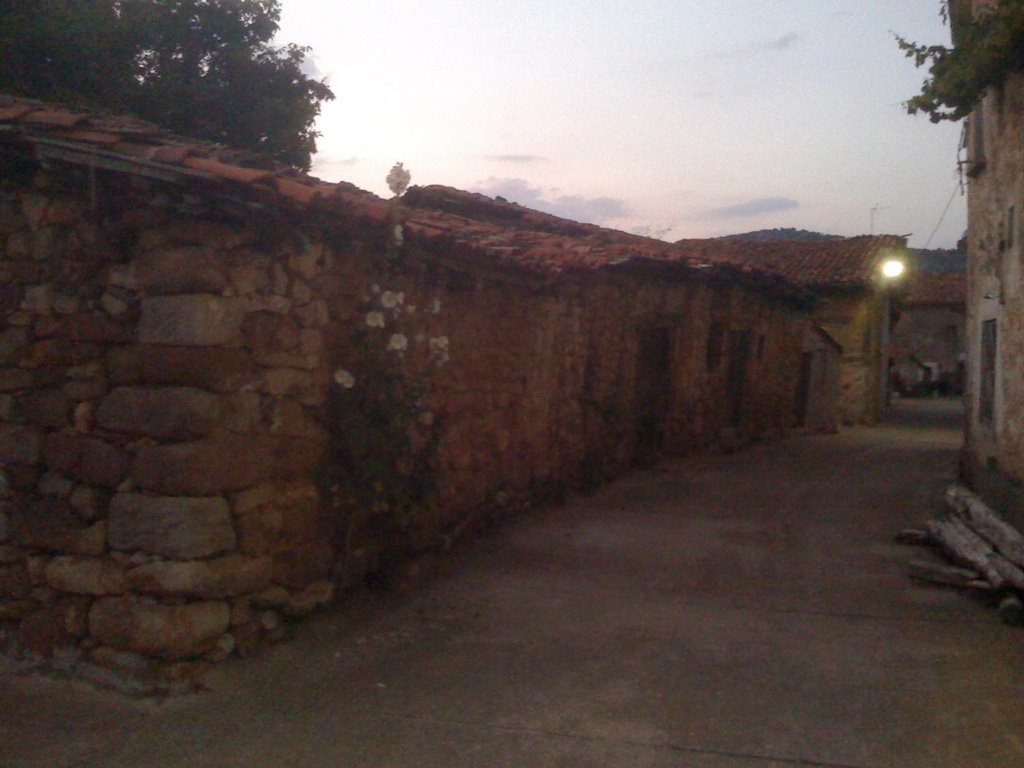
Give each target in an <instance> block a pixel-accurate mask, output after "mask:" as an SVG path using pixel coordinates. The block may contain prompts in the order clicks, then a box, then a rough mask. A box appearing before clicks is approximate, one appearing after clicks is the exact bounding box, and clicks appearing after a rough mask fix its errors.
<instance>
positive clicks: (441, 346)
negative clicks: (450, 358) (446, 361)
mask: <svg viewBox="0 0 1024 768" xmlns="http://www.w3.org/2000/svg"><path fill="white" fill-rule="evenodd" d="M447 350H448V337H447V336H436V337H434V338H432V339H431V340H430V353H431V354H433V355H436V354H440V353H442V352H447Z"/></svg>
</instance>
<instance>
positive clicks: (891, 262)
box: [882, 259, 907, 280]
mask: <svg viewBox="0 0 1024 768" xmlns="http://www.w3.org/2000/svg"><path fill="white" fill-rule="evenodd" d="M906 269H907V265H906V264H904V263H903V262H902V261H900V260H899V259H886V260H885V261H883V262H882V276H883V277H885V278H886V279H888V280H895V279H896V278H897V277H899V276H900V275H902V274H903V273H904V272H905V271H906Z"/></svg>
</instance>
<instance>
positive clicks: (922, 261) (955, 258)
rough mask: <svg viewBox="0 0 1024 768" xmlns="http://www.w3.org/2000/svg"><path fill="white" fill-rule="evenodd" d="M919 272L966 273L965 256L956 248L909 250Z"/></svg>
mask: <svg viewBox="0 0 1024 768" xmlns="http://www.w3.org/2000/svg"><path fill="white" fill-rule="evenodd" d="M910 253H911V254H912V255H913V256H914V258H915V259H916V260H917V268H918V270H919V271H921V272H966V271H967V254H966V253H963V252H961V251H958V250H957V249H956V248H929V249H928V250H925V249H924V248H911V249H910Z"/></svg>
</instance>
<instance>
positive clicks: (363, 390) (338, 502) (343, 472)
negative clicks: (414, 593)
mask: <svg viewBox="0 0 1024 768" xmlns="http://www.w3.org/2000/svg"><path fill="white" fill-rule="evenodd" d="M409 179H410V175H409V172H408V171H407V170H405V169H404V168H403V167H402V164H401V163H399V164H397V165H396V166H395V167H394V168H393V169H392V171H391V173H390V174H389V175H388V179H387V181H388V185H389V187H390V188H391V189H392V191H394V192H395V194H396V198H395V199H396V200H397V199H398V198H397V195H399V194H401V192H402V191H404V189H405V188H406V186H408V183H409ZM398 219H399V214H396V216H395V220H398ZM388 237H389V242H388V251H389V252H392V251H397V249H398V248H399V247H400V245H401V243H402V239H401V238H402V234H401V226H400V225H396V226H395V227H393V228H391V229H390V231H389V236H388ZM391 264H393V262H390V261H385V262H384V266H385V274H383V275H381V279H380V280H379V282H378V283H376V284H374V285H372V286H371V287H370V289H369V290H368V291H367V293H366V295H365V296H364V297H363V302H362V305H361V306H360V308H359V310H360V314H359V316H358V320H357V322H356V323H355V325H354V328H353V330H352V332H351V334H350V335H349V337H348V338H347V339H346V341H345V343H344V345H343V348H342V350H341V360H340V363H341V364H340V366H339V367H338V368H337V369H336V370H335V371H334V372H333V380H334V383H335V385H336V386H335V387H333V388H332V396H331V398H330V405H331V409H332V419H333V420H334V422H335V423H336V424H337V427H336V428H335V429H334V430H332V435H334V437H333V445H332V452H333V461H332V462H330V465H329V473H330V477H328V478H327V480H328V484H329V490H330V498H331V499H332V504H333V505H334V506H335V507H336V508H338V509H340V510H343V511H345V512H346V513H347V515H348V521H349V524H348V532H347V534H346V539H347V541H346V549H347V550H349V549H350V548H351V547H352V546H353V537H354V536H357V534H358V531H359V530H361V529H372V530H374V531H375V532H376V538H377V539H379V541H378V542H377V543H378V544H379V545H380V546H381V548H382V550H387V549H390V550H392V551H393V552H396V553H397V552H400V551H402V550H404V549H408V548H409V547H410V546H415V545H416V543H417V542H416V537H417V534H418V532H419V531H418V529H419V528H424V527H426V525H425V524H426V523H427V522H429V520H430V518H431V512H432V504H431V494H432V491H433V480H434V477H435V475H436V467H435V463H436V455H437V446H438V443H439V440H440V436H441V431H442V427H443V419H442V418H440V414H438V413H436V412H435V410H434V409H433V408H431V407H430V406H429V405H427V404H426V402H425V400H424V398H425V395H426V394H427V391H428V389H429V383H430V380H431V378H432V377H433V376H434V374H435V373H436V372H437V371H438V370H439V369H440V368H441V367H442V366H443V365H444V364H445V363H447V362H448V358H449V351H450V342H449V339H448V337H447V336H444V335H441V334H434V335H431V334H429V333H427V332H426V329H428V328H431V327H435V326H436V323H437V320H436V317H435V316H436V315H438V314H439V313H440V311H441V301H440V299H439V298H437V297H433V298H431V299H430V300H429V301H428V303H427V304H426V309H425V311H421V310H420V308H419V307H417V306H416V305H415V304H413V303H412V302H410V301H409V300H408V299H407V297H406V294H405V292H404V291H402V290H399V289H398V287H397V286H396V283H397V280H396V278H395V276H394V275H392V274H390V271H391V266H390V265H391ZM418 523H424V525H418ZM360 538H366V536H365V535H364V536H361V537H360ZM385 554H386V552H385Z"/></svg>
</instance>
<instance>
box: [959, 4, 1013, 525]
mask: <svg viewBox="0 0 1024 768" xmlns="http://www.w3.org/2000/svg"><path fill="white" fill-rule="evenodd" d="M988 4H989V3H982V2H973V3H972V2H970V0H960V2H956V3H954V4H953V5H951V9H950V10H951V19H952V22H953V39H954V43H955V42H956V40H957V36H958V29H959V25H960V23H961V22H962V20H963V19H964V18H965V15H967V14H970V13H972V12H976V11H977V10H978V9H980V8H981V7H983V6H984V5H988ZM1022 70H1024V67H1022ZM1022 70H1018V71H1016V72H1012V73H1010V75H1009V76H1008V77H1007V78H1006V80H1005V82H1004V83H1003V84H1002V85H1000V86H998V87H991V88H989V89H988V90H986V91H985V93H984V94H983V96H982V97H981V99H980V100H979V101H978V102H977V104H976V106H975V109H974V111H973V112H972V113H971V115H970V116H969V117H968V119H967V132H966V163H965V165H964V170H965V172H966V177H967V219H968V234H967V240H968V245H967V256H968V272H967V340H968V344H967V349H968V356H967V380H968V395H967V446H966V454H965V461H964V470H965V474H966V475H967V479H968V481H969V482H971V483H972V484H973V485H974V486H975V487H976V488H977V490H979V491H980V492H981V493H982V494H983V495H985V496H986V497H987V498H988V500H989V501H990V503H992V504H993V505H995V506H996V507H998V508H1000V509H1001V510H1002V511H1004V512H1005V513H1007V514H1009V515H1010V516H1011V518H1013V519H1014V521H1015V522H1016V523H1017V524H1024V492H1022V490H1021V489H1022V487H1024V486H1022V484H1024V286H1022V277H1021V275H1022V263H1021V262H1022V249H1021V243H1020V221H1021V212H1022V208H1024V71H1022Z"/></svg>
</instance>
